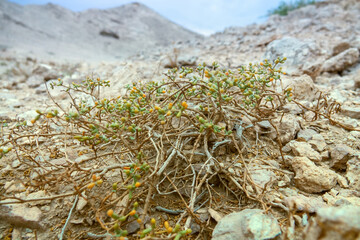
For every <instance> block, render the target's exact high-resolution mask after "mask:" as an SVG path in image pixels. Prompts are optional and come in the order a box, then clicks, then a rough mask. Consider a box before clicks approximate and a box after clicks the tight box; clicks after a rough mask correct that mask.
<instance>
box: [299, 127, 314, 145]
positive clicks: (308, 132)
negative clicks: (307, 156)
mask: <svg viewBox="0 0 360 240" xmlns="http://www.w3.org/2000/svg"><path fill="white" fill-rule="evenodd" d="M315 134H317V132H316V131H315V130H313V129H311V128H307V129H301V130H300V131H299V132H298V134H297V139H301V140H305V141H306V142H307V141H309V140H311V139H312V137H313V136H314V135H315Z"/></svg>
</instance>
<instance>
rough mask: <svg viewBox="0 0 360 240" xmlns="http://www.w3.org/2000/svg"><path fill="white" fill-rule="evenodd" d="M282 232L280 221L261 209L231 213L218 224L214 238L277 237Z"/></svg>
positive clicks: (242, 239)
mask: <svg viewBox="0 0 360 240" xmlns="http://www.w3.org/2000/svg"><path fill="white" fill-rule="evenodd" d="M280 234H281V229H280V226H279V223H278V221H277V220H276V218H274V217H273V216H272V215H269V214H266V213H265V212H264V211H262V210H259V209H245V210H243V211H241V212H235V213H231V214H229V215H227V216H225V217H224V218H222V219H221V220H220V221H219V223H218V224H217V225H216V227H215V229H214V231H213V235H212V239H213V240H245V239H246V240H255V239H256V240H261V239H264V240H265V239H276V237H277V236H279V235H280Z"/></svg>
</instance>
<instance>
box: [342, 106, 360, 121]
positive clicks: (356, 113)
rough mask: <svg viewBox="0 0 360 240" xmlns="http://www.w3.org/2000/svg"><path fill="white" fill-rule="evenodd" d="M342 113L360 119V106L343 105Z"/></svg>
mask: <svg viewBox="0 0 360 240" xmlns="http://www.w3.org/2000/svg"><path fill="white" fill-rule="evenodd" d="M341 113H342V114H343V115H345V116H348V117H351V118H355V119H360V108H359V107H348V106H344V107H341Z"/></svg>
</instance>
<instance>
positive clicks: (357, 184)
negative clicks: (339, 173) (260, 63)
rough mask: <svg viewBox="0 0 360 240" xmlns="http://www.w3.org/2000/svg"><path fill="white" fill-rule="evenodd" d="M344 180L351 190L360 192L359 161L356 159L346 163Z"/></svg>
mask: <svg viewBox="0 0 360 240" xmlns="http://www.w3.org/2000/svg"><path fill="white" fill-rule="evenodd" d="M346 178H347V179H348V181H349V185H350V187H351V188H352V189H355V190H357V191H360V159H359V158H358V157H354V158H352V159H350V160H349V161H348V162H347V169H346Z"/></svg>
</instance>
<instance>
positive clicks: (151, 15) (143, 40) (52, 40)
mask: <svg viewBox="0 0 360 240" xmlns="http://www.w3.org/2000/svg"><path fill="white" fill-rule="evenodd" d="M0 32H1V33H0V45H1V48H2V49H6V48H10V49H16V51H18V52H25V53H28V54H29V55H35V56H37V57H40V56H44V57H48V58H49V57H52V58H58V59H79V60H88V61H89V60H93V61H103V60H114V59H124V58H125V57H128V56H130V55H134V54H136V53H138V52H147V51H149V50H150V49H153V48H154V47H159V46H166V45H169V44H171V43H172V42H174V41H187V40H193V39H199V38H201V36H200V35H198V34H196V33H194V32H191V31H189V30H187V29H185V28H183V27H181V26H179V25H177V24H175V23H172V22H170V21H169V20H167V19H165V18H163V17H162V16H160V15H159V14H157V13H156V12H154V11H153V10H151V9H149V8H148V7H146V6H145V5H143V4H140V3H132V4H128V5H124V6H121V7H117V8H112V9H106V10H99V9H90V10H87V11H84V12H72V11H70V10H68V9H65V8H63V7H60V6H57V5H54V4H47V5H26V6H22V5H18V4H15V3H11V2H8V1H6V0H1V1H0Z"/></svg>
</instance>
